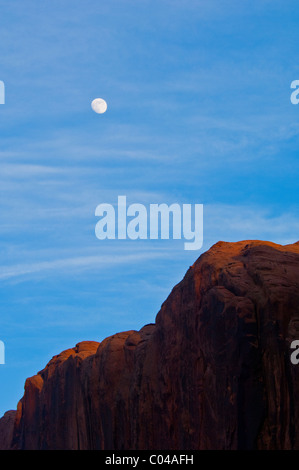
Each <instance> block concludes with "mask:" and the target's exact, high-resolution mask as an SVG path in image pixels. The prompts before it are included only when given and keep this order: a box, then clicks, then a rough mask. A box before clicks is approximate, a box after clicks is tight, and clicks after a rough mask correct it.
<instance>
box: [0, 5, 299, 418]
mask: <svg viewBox="0 0 299 470" xmlns="http://www.w3.org/2000/svg"><path fill="white" fill-rule="evenodd" d="M0 5H1V16H0V49H1V55H0V57H1V60H0V80H3V81H4V82H5V86H6V102H5V105H1V106H0V136H1V140H0V214H1V224H0V237H1V245H0V253H1V258H0V259H1V263H0V303H1V310H0V311H1V317H0V340H2V341H4V342H5V346H6V364H5V365H2V366H0V384H1V389H0V415H2V414H3V413H4V412H5V411H6V410H8V409H13V408H15V407H16V404H17V401H18V399H19V398H21V396H22V394H23V386H24V382H25V379H26V377H28V376H31V375H34V374H35V373H36V372H37V371H39V370H40V369H42V368H43V367H44V366H45V364H46V363H47V362H48V361H49V360H50V359H51V357H52V356H53V355H54V354H57V353H59V352H60V351H62V350H63V349H66V348H68V347H72V346H74V345H75V344H76V343H77V342H79V341H82V340H97V341H100V340H102V339H103V338H105V337H106V336H108V335H110V334H113V333H115V332H117V331H123V330H128V329H138V328H140V327H141V326H142V325H144V324H146V323H150V322H153V321H154V320H155V316H156V314H157V312H158V310H159V308H160V305H161V303H162V302H163V301H164V300H165V298H166V297H167V295H168V294H169V293H170V290H171V289H172V287H173V286H174V285H175V284H176V283H177V282H179V281H180V280H181V278H182V277H183V275H184V273H185V272H186V270H187V269H188V267H189V266H190V265H191V264H192V263H193V262H194V261H195V259H196V258H197V257H198V256H199V255H200V254H201V253H202V252H203V251H205V250H207V249H208V248H209V247H210V246H211V245H212V244H213V243H215V242H217V241H219V240H226V241H237V240H242V239H265V240H271V241H274V242H277V243H283V244H284V243H292V242H295V241H297V240H298V239H299V236H298V233H299V219H298V213H299V206H298V197H297V196H298V170H299V164H298V141H299V106H294V105H292V104H291V102H290V95H291V89H290V84H291V82H292V81H293V80H296V79H299V63H298V60H297V55H298V39H299V37H298V36H299V33H298V20H299V15H298V13H297V3H296V2H295V1H288V0H284V1H282V0H281V1H275V0H271V1H263V0H250V1H247V0H245V1H242V2H240V1H234V0H227V1H225V2H224V1H220V0H217V1H216V0H204V1H200V0H196V1H195V0H188V1H185V2H181V1H180V2H179V1H177V0H159V1H156V0H150V1H149V0H138V1H137V0H110V1H109V2H96V1H95V0H93V1H90V0H86V1H84V2H83V1H82V0H81V1H78V0H72V1H69V0H65V1H63V2H61V1H58V0H51V1H49V0H44V1H43V2H37V1H31V0H22V1H20V0H12V1H10V2H4V1H1V2H0ZM96 97H102V98H104V99H105V100H106V101H107V104H108V110H107V112H106V113H105V114H103V115H97V114H95V113H94V112H93V111H92V110H91V107H90V103H91V101H92V100H93V99H94V98H96ZM118 195H126V196H127V199H128V203H134V202H137V203H142V204H144V205H146V206H147V205H148V204H150V203H163V202H164V203H167V204H171V203H173V202H177V203H180V204H183V203H191V204H195V203H198V204H200V203H202V204H204V244H203V247H202V249H201V250H200V251H199V252H192V251H184V249H183V242H182V241H177V240H175V241H174V240H161V241H159V240H158V241H150V240H144V241H141V240H137V241H132V240H121V241H118V240H106V241H99V240H98V239H97V238H96V237H95V233H94V228H95V224H96V218H95V216H94V211H95V208H96V206H97V205H98V204H100V203H111V204H115V203H116V202H117V197H118Z"/></svg>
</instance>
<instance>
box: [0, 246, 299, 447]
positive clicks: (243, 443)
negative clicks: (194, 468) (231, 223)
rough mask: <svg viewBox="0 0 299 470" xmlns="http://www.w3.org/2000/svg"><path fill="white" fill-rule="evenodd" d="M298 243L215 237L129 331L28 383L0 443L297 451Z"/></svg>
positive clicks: (60, 359) (68, 354)
mask: <svg viewBox="0 0 299 470" xmlns="http://www.w3.org/2000/svg"><path fill="white" fill-rule="evenodd" d="M294 339H299V243H295V244H293V245H287V246H281V245H276V244H273V243H269V242H260V241H244V242H238V243H224V242H219V243H217V244H216V245H214V246H213V247H212V248H211V249H210V250H209V251H208V252H206V253H204V254H203V255H202V256H200V258H199V259H198V260H197V261H196V263H195V264H194V265H193V266H192V267H190V269H189V270H188V272H187V273H186V275H185V277H184V279H183V280H182V281H181V282H180V283H179V284H178V285H177V286H176V287H175V288H174V289H173V291H172V292H171V294H170V295H169V297H168V299H167V300H166V301H165V302H164V304H163V305H162V307H161V310H160V312H159V313H158V315H157V317H156V323H155V324H153V325H147V326H145V327H143V328H142V329H141V330H140V331H127V332H124V333H119V334H116V335H114V336H111V337H109V338H107V339H105V340H104V341H103V342H102V343H96V342H88V341H86V342H82V343H79V344H77V345H76V347H75V348H73V349H69V350H67V351H64V352H62V353H61V354H59V355H58V356H55V357H54V358H53V359H52V360H51V361H50V362H49V363H48V365H47V366H46V367H45V369H44V370H42V371H41V372H39V373H38V374H37V375H36V376H34V377H31V378H29V379H27V381H26V383H25V393H24V396H23V398H22V399H21V401H20V402H19V404H18V409H17V411H16V412H9V413H6V414H5V415H4V417H3V418H2V419H1V420H0V448H4V449H9V448H10V449H11V448H15V449H115V450H118V449H158V450H161V449H167V450H171V449H179V450H187V449H188V450H190V449H255V448H257V449H299V405H298V403H297V401H296V398H297V397H299V365H298V366H296V365H293V364H292V363H291V361H290V352H291V351H290V343H291V341H292V340H294Z"/></svg>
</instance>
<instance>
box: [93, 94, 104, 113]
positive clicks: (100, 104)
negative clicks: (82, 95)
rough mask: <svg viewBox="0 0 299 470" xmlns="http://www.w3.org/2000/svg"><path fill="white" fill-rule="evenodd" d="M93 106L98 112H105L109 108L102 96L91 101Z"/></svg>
mask: <svg viewBox="0 0 299 470" xmlns="http://www.w3.org/2000/svg"><path fill="white" fill-rule="evenodd" d="M91 107H92V109H93V110H94V112H95V113H97V114H103V113H105V112H106V110H107V103H106V101H105V100H103V99H102V98H96V99H95V100H93V101H92V102H91Z"/></svg>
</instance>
